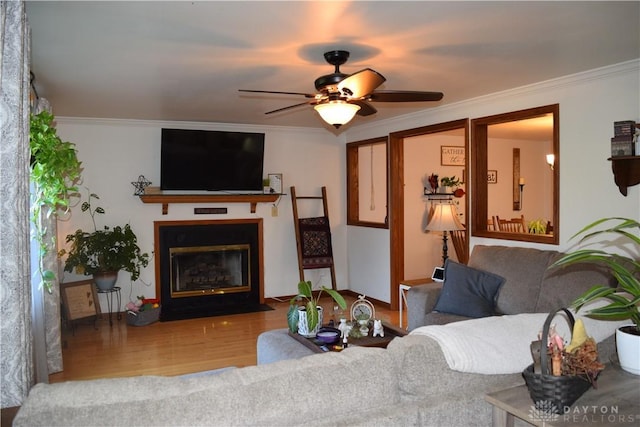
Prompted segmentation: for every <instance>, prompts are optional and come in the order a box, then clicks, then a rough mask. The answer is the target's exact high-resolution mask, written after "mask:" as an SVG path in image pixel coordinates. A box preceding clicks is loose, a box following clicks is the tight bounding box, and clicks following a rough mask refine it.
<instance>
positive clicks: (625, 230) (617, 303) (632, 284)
mask: <svg viewBox="0 0 640 427" xmlns="http://www.w3.org/2000/svg"><path fill="white" fill-rule="evenodd" d="M610 221H616V222H617V224H615V225H613V226H612V227H609V228H605V229H598V230H595V231H592V230H593V229H594V228H595V227H597V226H598V225H600V224H603V223H605V222H610ZM633 230H636V231H639V230H640V223H639V222H638V221H636V220H633V219H628V218H617V217H614V218H603V219H600V220H598V221H595V222H593V223H592V224H589V225H587V226H586V227H584V228H583V229H582V230H580V231H579V232H578V233H576V235H574V236H573V237H576V236H578V235H583V236H582V238H581V239H580V242H583V241H584V240H586V239H589V238H592V237H594V236H600V235H604V234H613V235H614V236H618V237H621V238H622V239H623V240H629V241H630V242H631V247H632V248H633V249H634V251H636V253H638V252H639V251H640V236H638V235H636V234H633V233H632V232H631V231H633ZM573 237H572V238H573ZM578 262H592V263H597V264H600V265H604V266H606V267H607V268H608V269H609V270H610V271H611V272H612V274H613V276H614V277H615V278H616V280H617V281H618V289H614V288H611V287H608V286H604V285H595V286H593V287H592V288H591V289H589V290H588V291H587V292H585V293H584V294H582V295H581V296H580V297H578V298H577V299H576V300H575V301H574V302H573V303H572V307H574V308H575V309H576V310H580V309H581V308H582V307H583V306H584V305H585V304H588V303H590V302H592V301H595V300H598V299H601V298H605V299H607V300H609V304H607V305H605V306H603V307H599V308H593V309H591V310H589V312H588V313H587V315H589V316H591V317H595V318H600V319H605V320H606V319H609V320H624V319H629V320H631V321H632V322H633V325H627V326H622V327H620V328H618V329H617V330H616V347H617V350H618V359H619V361H620V366H621V367H622V369H624V370H625V371H627V372H631V373H633V374H636V375H640V359H639V358H638V354H640V308H639V306H640V261H639V260H638V259H633V258H631V257H629V256H624V255H620V254H617V253H610V252H606V251H604V250H600V249H580V250H577V251H575V252H572V253H569V254H566V255H565V256H563V257H562V258H560V259H559V260H557V261H556V262H555V263H554V264H553V266H562V265H569V264H575V263H578Z"/></svg>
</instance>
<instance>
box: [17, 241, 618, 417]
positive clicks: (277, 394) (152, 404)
mask: <svg viewBox="0 0 640 427" xmlns="http://www.w3.org/2000/svg"><path fill="white" fill-rule="evenodd" d="M505 251H506V252H505ZM518 256H521V257H523V259H520V260H516V259H517V258H518ZM556 256H557V254H556V253H554V252H548V251H538V250H535V249H526V250H522V251H520V250H519V249H518V250H514V248H509V249H503V248H500V247H482V248H478V247H476V249H475V250H474V252H473V254H472V256H471V260H470V264H473V265H477V266H482V267H485V268H487V269H489V271H493V270H491V268H492V267H493V265H492V264H491V262H492V260H493V261H494V262H495V263H496V264H495V267H496V268H495V271H494V272H495V273H497V274H500V272H501V273H503V274H505V275H507V276H508V278H507V280H506V282H505V284H504V285H503V287H502V289H501V292H504V293H501V294H500V296H499V298H498V307H499V308H501V309H503V310H507V309H508V310H511V309H513V310H516V307H519V308H518V309H519V310H522V311H527V310H536V309H538V308H539V309H540V310H544V311H548V310H546V307H547V305H548V306H549V307H555V306H556V305H557V304H559V303H562V304H561V305H565V302H566V299H567V298H573V297H574V296H575V295H570V294H572V293H574V292H579V291H580V290H579V289H577V288H578V287H580V286H582V287H588V286H589V285H591V284H592V283H593V280H595V279H597V280H600V278H601V277H602V276H601V274H602V273H601V272H594V271H591V272H590V273H585V270H580V269H578V270H572V271H565V272H564V273H562V274H560V275H559V276H557V277H555V276H554V274H559V273H551V272H547V271H546V266H547V265H548V263H549V262H550V260H551V259H553V258H554V257H556ZM527 260H529V263H528V262H527ZM518 263H519V264H520V265H521V266H522V268H523V270H522V271H521V273H520V276H518V275H515V273H516V272H515V271H514V272H513V273H514V274H513V275H511V273H510V271H511V269H513V268H515V267H514V266H515V265H516V264H518ZM507 264H508V265H509V266H508V268H507ZM530 266H535V267H536V269H534V268H532V267H530ZM507 270H509V271H507ZM507 273H509V274H507ZM574 274H576V275H578V276H579V279H578V278H576V279H575V280H574V279H573V278H570V277H569V276H572V275H574ZM592 274H593V275H594V276H592ZM552 276H553V277H552ZM560 276H562V277H560ZM534 277H538V278H539V279H540V280H539V281H538V286H537V288H536V289H535V290H531V289H529V287H530V286H533V284H535V282H534V281H533V280H532V279H533V278H534ZM519 281H523V283H525V285H522V288H521V291H520V292H517V291H516V289H520V287H521V286H520V285H518V284H517V283H516V282H519ZM579 282H580V283H581V285H580V286H579V285H578V283H579ZM554 283H555V284H554ZM567 283H576V289H572V290H571V291H569V290H568V289H567V287H566V286H565V284H567ZM543 289H544V290H543ZM431 292H432V291H430V290H417V291H414V292H412V293H414V294H415V295H414V296H419V299H420V301H422V302H421V303H420V304H418V301H413V302H412V305H411V306H410V308H409V314H410V316H412V317H413V318H414V320H413V321H412V326H413V327H414V329H415V330H414V331H412V332H411V333H410V334H409V335H407V336H405V337H402V338H396V339H395V340H393V341H392V342H391V343H390V344H389V347H388V348H387V349H386V350H385V349H378V348H363V347H356V346H351V347H349V348H348V349H347V350H345V351H343V352H340V353H325V354H316V355H310V356H304V355H302V354H297V353H296V352H295V351H292V349H291V348H287V349H286V350H285V351H287V352H288V353H287V355H286V356H285V357H283V358H287V359H288V360H281V361H276V362H273V363H267V364H261V365H258V366H250V367H245V368H237V369H229V370H226V371H224V372H222V373H218V374H212V375H200V376H195V377H194V376H190V377H154V376H141V377H133V378H119V379H105V380H91V381H75V382H66V383H59V384H38V385H36V386H35V387H34V388H33V389H32V390H31V392H30V394H29V396H28V398H27V399H26V401H25V402H24V404H23V406H22V408H21V409H20V411H19V412H18V414H17V416H16V418H15V420H14V425H15V426H18V427H20V426H45V425H46V426H93V425H96V426H97V425H99V426H120V425H122V426H125V425H126V426H131V425H146V426H239V425H243V426H244V425H247V426H289V425H309V424H313V425H338V426H360V425H362V426H365V425H366V426H376V425H379V426H391V425H402V426H408V425H425V426H451V425H465V426H487V425H490V424H491V407H490V405H489V404H487V403H486V402H485V401H484V398H483V396H484V394H485V393H487V392H490V391H494V390H499V389H502V388H505V387H510V386H514V385H518V384H522V383H523V380H522V377H521V375H520V373H519V370H520V369H521V368H522V367H524V366H526V365H527V364H528V363H529V360H527V357H526V355H525V357H522V355H520V356H512V355H511V353H510V352H504V353H502V352H495V354H491V357H492V358H493V359H492V360H494V362H492V363H493V364H495V365H497V366H498V367H499V368H502V366H503V365H507V363H504V364H503V363H501V361H500V359H501V358H502V359H504V361H508V362H509V364H511V365H515V366H516V368H515V369H512V370H511V371H505V372H504V373H496V374H491V375H488V374H484V373H477V372H461V371H459V370H454V369H451V368H450V361H449V360H448V357H447V356H446V355H445V353H444V350H443V347H441V345H442V344H441V343H439V342H438V341H437V340H435V339H433V338H431V337H429V336H428V334H427V333H420V332H425V331H426V332H428V330H429V328H433V327H429V326H427V327H418V326H417V324H418V323H419V322H418V321H417V320H416V319H422V320H423V321H424V320H425V319H427V316H429V315H431V314H432V313H431V309H430V307H429V304H430V302H429V299H430V298H431V295H432V293H431ZM423 293H425V294H426V295H427V296H424V295H423ZM410 295H411V294H410ZM516 295H520V297H519V298H517V297H516ZM545 304H547V305H545ZM416 307H422V312H421V313H420V312H418V309H417V308H416ZM509 307H511V308H509ZM412 310H413V312H411V311H412ZM439 314H443V313H439ZM521 316H527V315H520V314H518V315H515V316H513V317H511V316H503V317H501V318H500V319H505V321H506V322H509V321H510V319H515V318H520V319H521ZM530 316H538V317H536V318H534V319H533V320H532V321H531V322H529V323H531V324H528V325H527V326H526V328H523V329H527V333H526V334H525V333H524V331H523V333H522V334H516V335H522V337H520V336H516V337H513V340H514V341H510V342H509V343H508V344H510V345H511V346H512V347H513V346H515V347H521V346H527V347H528V342H529V341H530V340H531V338H530V335H535V334H536V331H537V330H538V329H539V328H540V327H541V323H540V317H539V316H543V317H544V316H545V314H539V315H536V314H532V315H530ZM428 318H429V319H430V318H431V317H428ZM493 319H496V320H497V319H499V318H497V317H496V318H485V319H477V320H469V321H468V322H470V323H472V322H475V323H476V324H478V323H480V322H487V321H489V322H490V321H492V320H493ZM470 323H467V322H464V323H463V322H454V323H451V324H449V325H445V326H437V327H439V328H443V327H444V328H452V327H455V325H456V324H457V325H458V326H465V325H469V324H470ZM605 323H606V322H605ZM614 330H615V325H611V326H610V334H613V331H614ZM494 333H495V331H494ZM608 334H609V333H606V334H604V335H603V336H602V337H603V338H604V337H605V336H607V335H608ZM263 344H264V343H262V344H260V342H259V344H258V345H259V346H260V345H263ZM611 344H612V340H611V338H607V339H605V340H604V341H603V342H602V343H601V344H600V347H599V348H600V352H601V359H604V360H608V356H609V353H610V352H611V351H612V349H613V347H612V345H611ZM276 348H277V346H273V349H274V350H273V351H276V350H275V349H276ZM258 350H259V353H260V349H258ZM263 350H264V349H263ZM470 351H472V352H473V351H474V349H471V350H470ZM516 357H518V358H519V359H522V360H515V361H514V360H513V359H514V358H516ZM267 359H268V358H265V360H267ZM271 360H275V358H274V357H271ZM514 362H516V363H515V364H514Z"/></svg>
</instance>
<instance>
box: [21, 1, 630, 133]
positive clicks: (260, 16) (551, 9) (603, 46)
mask: <svg viewBox="0 0 640 427" xmlns="http://www.w3.org/2000/svg"><path fill="white" fill-rule="evenodd" d="M27 13H28V19H29V22H30V24H31V27H32V51H31V53H32V70H33V72H34V73H35V75H36V80H35V86H36V89H37V92H38V94H39V95H40V96H42V97H45V98H47V99H49V101H50V102H51V104H52V105H53V109H54V114H56V115H57V116H73V117H98V118H127V119H151V120H171V121H173V120H178V121H204V122H223V123H246V124H257V125H283V126H304V127H320V128H322V127H326V128H327V129H330V127H328V126H327V125H325V124H324V123H323V122H322V120H321V119H320V118H319V116H318V115H317V113H316V112H315V111H313V109H312V107H310V106H303V107H300V108H296V109H293V110H289V111H286V112H283V113H278V114H272V115H266V116H265V114H264V113H265V112H266V111H270V110H273V109H277V108H281V107H286V106H288V105H292V104H296V103H299V102H304V101H305V99H304V98H302V97H295V96H288V95H287V96H285V95H269V94H243V93H239V92H238V89H261V90H275V91H292V92H305V93H310V92H311V93H313V92H314V86H313V81H314V80H315V79H316V78H317V77H319V76H321V75H324V74H329V73H331V72H333V67H332V66H331V65H329V64H327V63H326V62H324V59H323V56H322V54H323V52H325V51H328V50H334V49H342V50H348V51H350V52H351V58H350V60H349V62H347V63H346V64H345V65H343V66H342V67H341V71H342V72H344V73H347V74H351V73H353V72H355V71H358V70H360V69H362V68H365V67H369V68H373V69H374V70H376V71H378V72H380V73H381V74H383V75H384V76H385V77H386V78H387V81H386V82H385V83H384V85H383V86H382V87H380V88H379V89H386V90H421V91H441V92H444V99H443V100H442V101H440V102H435V103H410V104H399V103H374V104H373V105H374V106H375V107H376V108H377V109H378V113H377V114H375V115H373V116H369V117H357V118H356V119H355V120H354V121H353V122H352V123H356V124H363V123H367V122H371V121H375V120H381V119H385V118H389V117H393V116H398V115H402V114H407V113H411V112H415V111H418V110H421V109H425V108H430V107H433V106H438V105H444V104H448V103H452V102H456V101H461V100H464V99H468V98H473V97H477V96H480V95H483V94H488V93H492V92H497V91H501V90H505V89H510V88H514V87H518V86H522V85H526V84H530V83H535V82H540V81H544V80H547V79H552V78H555V77H559V76H563V75H568V74H573V73H576V72H580V71H585V70H589V69H593V68H598V67H601V66H606V65H610V64H614V63H619V62H624V61H627V60H631V59H635V58H639V57H640V2H638V1H627V2H613V1H600V2H595V1H586V2H578V1H570V2H559V1H555V2H482V1H472V2H459V1H447V2H437V1H413V2H398V1H389V2H385V1H375V2H374V1H356V2H340V1H298V2H293V1H282V2H272V1H259V2H246V1H232V2H219V1H204V2H202V1H194V2H191V1H178V2H166V1H143V2H125V1H115V2H96V1H89V2H81V1H71V2H60V1H42V2H40V1H38V2H36V1H28V2H27ZM346 127H348V126H345V127H343V129H344V128H346Z"/></svg>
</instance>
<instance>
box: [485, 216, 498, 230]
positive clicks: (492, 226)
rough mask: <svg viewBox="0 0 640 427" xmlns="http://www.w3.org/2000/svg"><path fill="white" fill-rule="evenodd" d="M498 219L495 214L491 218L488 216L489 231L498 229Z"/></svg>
mask: <svg viewBox="0 0 640 427" xmlns="http://www.w3.org/2000/svg"><path fill="white" fill-rule="evenodd" d="M497 222H498V220H496V217H495V216H492V217H491V218H487V230H489V231H498V227H497V226H496V224H497Z"/></svg>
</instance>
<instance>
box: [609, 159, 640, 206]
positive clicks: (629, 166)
mask: <svg viewBox="0 0 640 427" xmlns="http://www.w3.org/2000/svg"><path fill="white" fill-rule="evenodd" d="M608 160H610V161H611V169H612V170H613V179H614V181H615V183H616V185H617V186H618V189H619V190H620V193H622V195H623V196H626V195H627V187H631V186H633V185H637V184H640V156H620V157H610V158H609V159H608Z"/></svg>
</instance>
